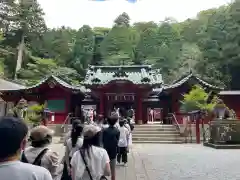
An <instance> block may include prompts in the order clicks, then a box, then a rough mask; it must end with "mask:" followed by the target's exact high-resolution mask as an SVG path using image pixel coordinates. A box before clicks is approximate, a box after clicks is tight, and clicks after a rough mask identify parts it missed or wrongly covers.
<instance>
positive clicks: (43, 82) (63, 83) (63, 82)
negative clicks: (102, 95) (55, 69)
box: [0, 75, 88, 93]
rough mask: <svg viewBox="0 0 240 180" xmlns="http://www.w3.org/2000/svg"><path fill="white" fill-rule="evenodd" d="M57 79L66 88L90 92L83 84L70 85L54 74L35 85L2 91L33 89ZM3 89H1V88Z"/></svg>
mask: <svg viewBox="0 0 240 180" xmlns="http://www.w3.org/2000/svg"><path fill="white" fill-rule="evenodd" d="M52 80H53V81H55V82H56V83H57V84H59V85H60V86H62V87H64V88H67V89H70V90H74V91H79V92H82V93H85V92H88V90H87V89H86V88H85V87H83V86H73V85H70V84H68V83H67V82H65V81H63V80H61V79H60V78H58V77H56V76H54V75H51V76H48V77H46V78H44V79H42V80H41V81H40V82H39V83H37V84H35V85H33V86H28V87H25V86H20V87H19V88H16V89H6V90H2V91H9V90H10V91H11V90H15V91H16V90H23V91H24V90H32V89H35V88H38V87H39V86H41V85H42V84H45V83H48V82H49V81H52ZM0 90H1V89H0Z"/></svg>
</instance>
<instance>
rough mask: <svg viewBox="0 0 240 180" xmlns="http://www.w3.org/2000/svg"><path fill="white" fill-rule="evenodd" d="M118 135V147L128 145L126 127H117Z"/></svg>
mask: <svg viewBox="0 0 240 180" xmlns="http://www.w3.org/2000/svg"><path fill="white" fill-rule="evenodd" d="M119 131H120V137H119V141H118V147H127V146H128V137H129V130H128V129H127V128H126V127H124V126H123V127H119Z"/></svg>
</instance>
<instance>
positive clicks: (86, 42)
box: [70, 25, 95, 74]
mask: <svg viewBox="0 0 240 180" xmlns="http://www.w3.org/2000/svg"><path fill="white" fill-rule="evenodd" d="M94 43H95V39H94V33H93V31H92V29H91V27H89V26H88V25H84V26H82V27H81V28H80V29H79V30H78V32H77V34H76V40H75V44H74V46H73V54H72V55H73V57H72V59H71V61H70V64H71V66H72V67H73V68H74V69H76V70H77V71H78V72H79V73H80V74H84V73H85V69H86V68H87V67H88V65H89V64H91V61H92V59H93V51H94Z"/></svg>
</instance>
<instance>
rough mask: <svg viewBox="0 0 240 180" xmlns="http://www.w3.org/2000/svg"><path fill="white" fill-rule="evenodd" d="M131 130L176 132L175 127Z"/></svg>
mask: <svg viewBox="0 0 240 180" xmlns="http://www.w3.org/2000/svg"><path fill="white" fill-rule="evenodd" d="M133 132H177V130H176V129H173V128H172V129H148V128H144V129H143V128H142V129H134V130H133Z"/></svg>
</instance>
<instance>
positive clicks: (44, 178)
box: [0, 117, 52, 180]
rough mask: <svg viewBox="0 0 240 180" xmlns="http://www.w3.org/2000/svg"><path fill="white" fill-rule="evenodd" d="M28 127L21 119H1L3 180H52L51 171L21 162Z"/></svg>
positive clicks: (1, 175)
mask: <svg viewBox="0 0 240 180" xmlns="http://www.w3.org/2000/svg"><path fill="white" fill-rule="evenodd" d="M27 134H28V127H27V125H26V124H25V123H24V122H23V121H22V120H21V119H19V118H16V117H1V118H0V142H1V147H4V148H0V177H1V179H3V180H14V179H17V180H52V177H51V174H50V173H49V171H48V170H47V169H45V168H43V167H40V166H35V165H32V164H28V163H23V162H20V161H19V159H20V155H21V151H22V150H24V149H25V146H26V142H27Z"/></svg>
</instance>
